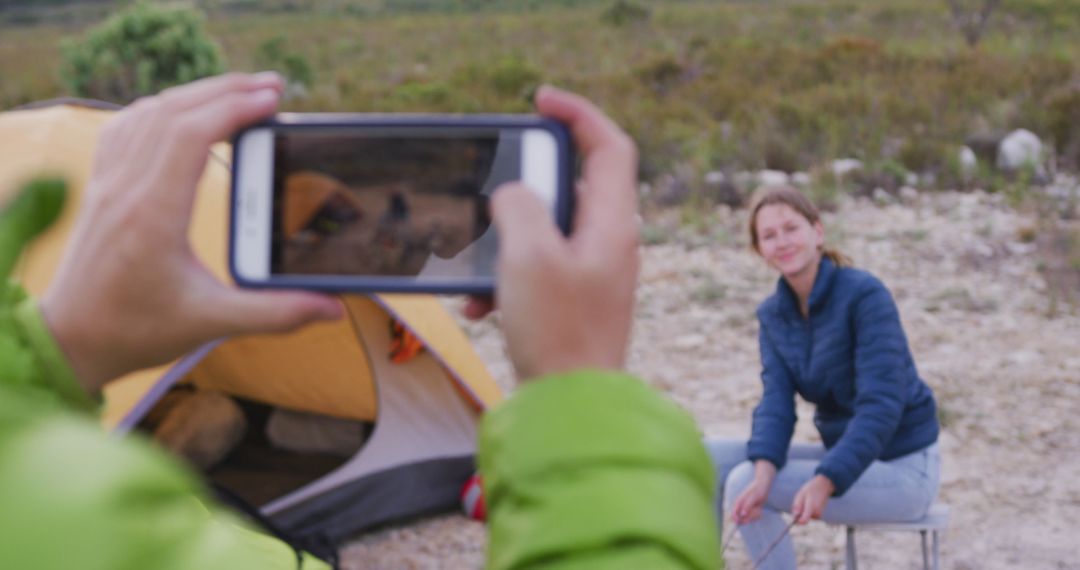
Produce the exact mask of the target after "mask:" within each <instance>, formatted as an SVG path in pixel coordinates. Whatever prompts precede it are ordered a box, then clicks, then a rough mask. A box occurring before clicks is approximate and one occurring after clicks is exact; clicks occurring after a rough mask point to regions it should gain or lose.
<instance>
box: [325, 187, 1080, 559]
mask: <svg viewBox="0 0 1080 570" xmlns="http://www.w3.org/2000/svg"><path fill="white" fill-rule="evenodd" d="M674 215H675V214H674V212H671V213H667V214H665V215H661V216H658V217H657V219H655V220H651V222H650V223H652V224H654V225H656V226H658V228H659V229H661V230H663V229H664V228H668V230H669V231H668V232H662V235H671V236H673V237H672V238H671V240H670V241H669V242H668V243H665V244H660V245H651V246H648V247H646V248H644V250H643V251H644V254H643V255H644V259H643V266H642V268H643V269H642V275H641V287H640V290H639V303H638V308H637V324H636V329H635V334H634V340H633V346H632V351H631V359H630V368H631V370H632V371H633V372H634V373H636V374H639V375H640V376H642V377H643V378H646V379H647V380H648V381H649V382H650V383H651V384H653V385H654V386H656V387H657V388H658V389H660V390H662V391H664V392H665V393H667V394H668V395H669V396H671V397H672V398H673V399H674V400H675V401H677V402H678V403H679V404H681V405H682V406H684V407H685V408H686V409H687V410H689V411H690V412H691V413H692V414H693V415H694V417H695V418H696V419H697V420H698V422H699V424H700V426H701V428H702V431H703V432H704V433H705V434H706V435H708V436H717V437H739V436H745V435H746V434H747V433H748V431H749V421H750V420H749V418H750V413H751V410H752V408H753V406H754V404H755V403H756V402H757V399H758V397H759V395H760V381H759V379H758V372H759V361H758V355H757V341H756V339H757V337H756V331H757V324H756V321H755V319H754V308H755V307H756V305H757V304H758V303H759V302H760V301H761V300H762V299H763V298H764V297H765V296H766V295H768V293H769V292H770V291H771V290H772V288H773V287H774V283H775V276H774V275H773V274H772V273H771V272H770V271H769V270H767V269H766V268H765V267H763V266H762V264H761V262H760V261H758V260H757V259H756V258H754V257H753V256H751V255H750V254H749V253H748V251H747V248H746V240H745V237H743V233H744V229H743V224H744V222H745V220H744V216H745V212H734V213H732V212H730V211H728V210H726V209H723V208H721V209H718V210H717V211H716V212H714V213H713V215H712V216H711V217H710V220H711V221H713V222H714V223H713V224H712V225H711V228H710V231H709V233H710V235H709V236H705V237H702V236H699V235H683V236H678V235H677V234H678V233H679V230H678V229H677V227H678V226H677V224H675V223H674ZM668 218H670V219H668ZM825 223H826V226H827V227H828V228H829V236H830V239H831V240H833V242H834V243H836V244H837V245H839V246H840V248H841V249H842V250H844V251H845V252H846V253H848V254H849V255H850V256H851V257H852V258H853V259H854V260H855V262H856V264H857V265H858V266H860V267H863V268H866V269H868V270H870V271H871V272H873V273H875V274H876V275H877V276H879V277H880V278H881V279H882V280H883V281H884V282H885V283H886V284H887V285H888V286H889V288H890V289H891V290H892V292H893V294H894V296H895V297H896V300H897V302H898V304H899V306H900V312H901V315H902V318H903V321H904V324H905V327H906V330H907V333H908V336H909V339H910V342H911V346H912V350H913V352H914V354H915V358H916V362H917V363H918V366H919V370H920V372H921V374H922V375H923V377H924V378H925V379H926V381H927V382H928V383H929V384H930V386H931V387H932V388H933V389H934V391H935V393H936V395H937V397H938V401H939V403H940V406H941V408H942V421H943V425H944V435H943V437H942V440H941V445H942V451H943V454H944V467H943V483H942V491H941V500H943V501H946V502H948V503H950V504H951V505H952V509H953V520H952V524H951V526H950V529H949V531H948V533H947V534H946V535H945V537H944V541H943V543H942V555H943V567H944V568H955V569H965V570H967V569H972V570H973V569H997V568H1001V569H1005V568H1009V569H1013V568H1080V562H1078V560H1080V543H1078V542H1077V540H1076V536H1077V530H1076V529H1077V528H1080V475H1078V474H1080V309H1077V308H1076V307H1068V306H1062V305H1061V304H1060V303H1058V304H1056V305H1055V303H1053V302H1051V300H1050V298H1051V295H1048V293H1047V289H1046V284H1045V282H1044V280H1043V278H1042V277H1041V276H1040V274H1039V271H1038V270H1039V267H1040V261H1039V258H1038V256H1037V254H1036V252H1035V251H1034V248H1035V246H1034V245H1033V244H1031V243H1027V242H1026V241H1025V240H1030V238H1029V236H1030V235H1031V230H1032V228H1034V226H1035V224H1036V220H1035V218H1034V216H1033V215H1031V214H1022V213H1017V212H1015V211H1014V210H1012V209H1010V208H1008V207H1007V206H1006V205H1005V204H1004V202H1003V200H1002V199H1001V198H1000V196H988V195H985V194H981V193H975V194H955V193H944V194H933V195H930V194H926V195H922V196H920V197H919V198H918V199H916V200H915V201H914V202H912V203H909V204H907V205H890V206H885V207H881V206H877V205H874V204H871V203H869V202H867V201H865V200H864V201H855V200H848V201H845V202H843V203H842V204H841V206H840V208H839V210H838V211H837V212H836V213H834V214H828V215H827V216H826V218H825ZM450 304H451V305H453V306H454V307H457V306H458V302H457V301H452V302H450ZM466 328H467V330H468V332H469V334H470V335H471V336H472V337H473V338H474V339H475V342H476V345H477V347H478V349H479V351H480V354H481V356H482V357H484V359H485V360H486V361H487V362H488V363H489V364H490V366H491V370H492V372H493V373H494V374H495V375H496V376H497V378H498V379H499V381H500V382H501V383H502V384H503V385H504V386H510V384H511V372H510V367H509V365H508V364H507V362H506V360H505V357H504V356H503V352H502V345H501V340H500V339H499V337H498V334H497V329H496V323H495V322H494V318H492V319H489V320H488V321H485V322H480V323H474V324H467V325H466ZM799 416H800V419H799V425H798V428H797V430H796V438H797V439H799V440H804V441H813V440H816V439H817V435H816V432H815V430H814V428H813V426H812V424H811V422H810V416H811V409H810V408H809V407H806V406H803V407H801V408H800V414H799ZM795 538H796V548H797V550H798V553H799V559H800V563H801V564H800V567H801V568H810V569H832V568H840V567H842V564H843V533H842V531H841V530H840V529H837V528H831V527H828V526H826V525H823V524H812V525H810V526H808V527H805V528H799V529H796V531H795ZM483 541H484V534H483V528H482V526H481V525H479V524H477V523H473V522H470V521H468V520H466V519H464V518H463V517H459V516H448V517H442V518H439V519H434V520H430V521H426V522H422V523H419V524H416V525H413V526H410V527H405V528H400V529H394V530H387V531H383V532H380V533H375V534H372V535H369V536H366V537H363V538H360V539H358V540H357V541H355V542H353V543H352V544H350V545H349V546H348V547H347V548H346V550H345V553H344V559H345V562H344V564H343V567H344V568H347V569H361V568H364V569H381V568H387V569H390V568H393V569H401V568H424V569H426V568H453V569H457V568H480V567H482V565H483ZM918 544H919V539H918V535H916V534H914V533H912V534H910V535H908V534H899V535H897V534H877V535H875V534H864V535H860V537H859V553H860V560H859V562H860V564H861V566H860V567H861V568H868V569H871V570H872V569H875V568H918V567H921V558H920V554H919V546H918ZM728 562H729V567H731V568H749V561H748V559H747V557H746V555H745V551H744V550H743V549H742V548H741V545H736V546H735V547H734V548H733V552H731V553H730V554H729V555H728Z"/></svg>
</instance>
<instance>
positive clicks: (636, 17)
mask: <svg viewBox="0 0 1080 570" xmlns="http://www.w3.org/2000/svg"><path fill="white" fill-rule="evenodd" d="M651 15H652V12H651V11H650V10H649V9H648V8H647V7H645V6H642V5H641V4H638V3H637V2H631V1H630V0H616V2H615V3H614V4H612V5H611V6H610V7H608V9H607V10H605V11H604V14H603V15H602V16H601V19H602V20H603V21H604V22H607V23H608V24H611V25H613V26H626V25H629V24H640V23H643V22H647V21H648V20H649V17H650V16H651Z"/></svg>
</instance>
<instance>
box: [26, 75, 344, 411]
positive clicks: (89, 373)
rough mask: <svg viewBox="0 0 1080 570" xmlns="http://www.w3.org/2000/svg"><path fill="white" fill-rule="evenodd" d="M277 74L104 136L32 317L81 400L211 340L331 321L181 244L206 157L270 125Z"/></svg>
mask: <svg viewBox="0 0 1080 570" xmlns="http://www.w3.org/2000/svg"><path fill="white" fill-rule="evenodd" d="M281 90H282V80H281V78H280V77H279V76H278V75H276V74H272V73H271V74H259V75H242V74H229V75H222V76H219V77H213V78H210V79H204V80H201V81H197V82H194V83H191V84H188V85H184V86H181V87H175V88H172V89H168V90H166V91H164V92H162V93H161V94H160V95H157V96H154V97H147V98H143V99H140V100H138V101H136V102H135V103H134V104H132V105H131V106H129V107H128V108H127V109H125V110H124V111H122V112H120V113H119V114H117V115H116V116H115V117H114V118H113V119H111V120H110V121H109V123H108V124H107V125H106V126H105V127H104V129H103V130H102V132H101V137H100V139H99V142H98V150H97V155H96V157H95V160H94V167H93V171H92V174H91V177H90V180H89V182H88V184H87V187H86V195H85V201H84V204H83V208H82V210H81V211H80V212H79V217H78V220H77V222H76V226H75V230H74V232H73V233H72V236H71V238H70V242H69V245H68V248H67V251H66V252H65V254H64V258H63V260H62V261H61V263H60V268H59V270H58V272H57V274H56V277H55V278H54V279H53V281H52V283H51V285H50V286H49V289H48V290H47V291H46V293H45V295H44V297H43V298H42V300H41V303H40V307H41V311H42V315H43V316H44V318H45V321H46V323H47V324H48V326H49V330H50V331H51V332H52V333H53V336H54V337H55V339H56V341H57V343H58V344H59V345H60V348H61V349H62V350H63V351H64V353H65V354H66V355H67V357H68V359H69V360H70V362H71V365H72V368H73V369H74V371H75V374H76V376H78V378H79V381H80V382H81V383H82V384H83V386H84V387H85V388H86V389H87V390H88V391H90V392H91V393H93V392H96V391H98V390H100V388H101V386H102V385H104V384H105V383H106V382H107V381H109V380H111V379H113V378H116V377H118V376H120V375H123V374H125V373H127V372H131V371H133V370H138V369H140V368H145V367H148V366H153V365H157V364H163V363H165V362H168V361H170V360H172V359H174V358H177V357H179V356H181V355H183V354H184V353H186V352H188V351H190V350H192V349H194V348H196V347H198V346H199V345H201V344H203V343H206V342H208V341H210V340H213V339H216V338H220V337H224V336H230V335H237V334H246V333H256V332H283V331H287V330H290V329H294V328H296V327H299V326H300V325H303V324H306V323H308V322H311V321H314V320H319V319H332V318H337V317H340V316H341V314H342V308H341V306H340V304H339V303H338V301H337V300H335V299H334V298H333V297H328V296H325V295H318V294H314V293H305V292H298V291H291V292H284V291H282V292H268V291H267V292H254V291H243V290H240V289H237V288H235V287H232V286H229V285H226V284H223V283H221V282H220V281H218V280H217V279H216V278H214V276H213V275H211V274H210V272H209V271H208V270H207V269H206V268H205V267H204V266H203V265H202V263H200V262H199V260H198V259H197V258H196V257H195V254H194V252H193V251H192V250H191V246H190V244H189V242H188V225H189V222H190V221H191V212H192V207H193V204H194V200H195V187H196V184H197V183H198V181H199V179H200V178H201V177H202V173H203V169H204V168H205V166H206V160H207V157H208V155H209V150H210V146H211V145H212V144H214V143H216V142H218V141H221V140H224V139H225V138H227V137H229V136H230V135H232V134H233V133H234V132H235V131H237V130H238V129H239V128H241V127H243V126H245V125H247V124H249V123H252V122H254V121H256V120H258V119H261V118H264V117H266V116H268V115H270V114H271V113H273V112H274V111H275V110H276V108H277V104H278V100H279V98H280V94H281Z"/></svg>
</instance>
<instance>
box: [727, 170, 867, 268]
mask: <svg viewBox="0 0 1080 570" xmlns="http://www.w3.org/2000/svg"><path fill="white" fill-rule="evenodd" d="M773 204H784V205H786V206H788V207H790V208H791V209H792V210H795V211H796V212H798V213H799V214H800V215H802V217H804V218H806V220H807V221H808V222H810V224H817V223H820V222H821V212H819V211H818V209H817V207H816V206H814V203H813V202H811V201H810V199H809V198H807V197H806V196H805V195H803V193H802V192H799V191H798V190H797V189H796V188H795V187H793V186H788V185H779V186H766V187H764V188H761V189H760V190H758V191H757V192H755V193H754V198H753V200H752V201H751V203H750V221H749V224H748V226H749V229H750V247H752V248H753V249H754V253H756V254H758V255H761V249H760V248H759V247H758V235H757V215H758V211H760V210H761V209H762V208H764V207H765V206H770V205H773ZM821 254H822V255H824V256H825V257H828V258H829V260H830V261H832V262H833V264H835V265H836V266H837V267H850V266H851V258H849V257H848V256H846V255H844V254H843V253H840V251H838V250H836V249H833V248H831V247H828V246H822V248H821Z"/></svg>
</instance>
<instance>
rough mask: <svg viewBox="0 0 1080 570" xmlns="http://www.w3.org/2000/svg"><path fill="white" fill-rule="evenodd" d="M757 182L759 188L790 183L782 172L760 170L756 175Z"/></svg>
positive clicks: (789, 179)
mask: <svg viewBox="0 0 1080 570" xmlns="http://www.w3.org/2000/svg"><path fill="white" fill-rule="evenodd" d="M757 181H758V184H759V185H761V186H782V185H784V184H787V183H788V182H790V181H791V177H790V176H788V173H787V172H784V171H782V170H762V171H760V172H758V173H757Z"/></svg>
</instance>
